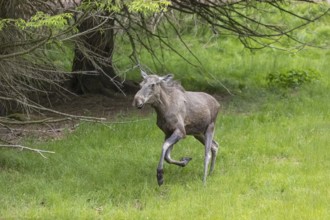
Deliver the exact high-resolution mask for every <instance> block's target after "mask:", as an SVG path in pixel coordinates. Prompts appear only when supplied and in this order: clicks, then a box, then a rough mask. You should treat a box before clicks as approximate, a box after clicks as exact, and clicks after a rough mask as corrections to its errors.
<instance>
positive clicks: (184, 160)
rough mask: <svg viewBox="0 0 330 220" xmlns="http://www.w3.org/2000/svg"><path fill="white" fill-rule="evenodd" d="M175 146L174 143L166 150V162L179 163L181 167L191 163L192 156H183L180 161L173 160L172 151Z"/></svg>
mask: <svg viewBox="0 0 330 220" xmlns="http://www.w3.org/2000/svg"><path fill="white" fill-rule="evenodd" d="M173 147H174V145H172V146H170V147H169V148H168V149H167V151H166V154H165V160H166V162H167V163H169V164H175V165H178V166H180V167H185V166H186V165H187V164H188V163H189V161H191V159H192V158H191V157H183V158H181V160H180V161H177V160H173V159H172V158H171V151H172V150H173Z"/></svg>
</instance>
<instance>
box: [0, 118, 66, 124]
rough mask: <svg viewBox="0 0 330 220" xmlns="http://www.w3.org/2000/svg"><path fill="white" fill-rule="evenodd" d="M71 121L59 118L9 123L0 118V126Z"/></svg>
mask: <svg viewBox="0 0 330 220" xmlns="http://www.w3.org/2000/svg"><path fill="white" fill-rule="evenodd" d="M67 120H69V121H71V120H72V118H60V119H52V118H46V119H41V120H34V121H9V120H8V119H6V118H4V117H0V125H1V126H4V125H3V124H11V125H27V124H41V123H56V122H62V121H67Z"/></svg>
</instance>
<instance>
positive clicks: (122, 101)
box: [0, 94, 152, 144]
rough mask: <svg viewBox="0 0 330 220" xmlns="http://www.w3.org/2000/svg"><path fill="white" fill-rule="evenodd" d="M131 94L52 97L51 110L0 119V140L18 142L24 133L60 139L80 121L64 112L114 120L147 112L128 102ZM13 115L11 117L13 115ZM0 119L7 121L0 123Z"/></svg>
mask: <svg viewBox="0 0 330 220" xmlns="http://www.w3.org/2000/svg"><path fill="white" fill-rule="evenodd" d="M132 101H133V96H132V95H130V96H124V95H122V94H118V95H113V96H112V97H108V96H102V95H92V94H89V95H83V96H71V97H67V98H66V99H64V98H62V99H56V100H52V102H51V103H52V105H51V106H49V107H51V108H52V109H53V110H55V111H57V112H60V113H64V114H63V115H61V114H55V113H52V112H46V111H44V112H42V114H40V113H32V114H31V115H30V116H29V118H27V117H26V116H23V115H22V116H20V115H19V114H16V115H14V114H13V115H11V116H10V117H9V118H8V117H7V118H1V119H0V140H1V141H2V142H3V143H10V144H20V143H21V142H22V140H24V139H25V138H26V137H30V138H32V139H34V140H35V141H43V140H47V139H61V138H63V136H64V135H65V134H68V133H71V132H72V131H74V130H75V129H76V128H77V127H78V126H79V123H80V121H79V120H77V119H70V117H68V116H67V115H75V116H87V117H95V118H105V119H106V121H118V120H120V119H122V118H124V117H129V116H132V115H137V116H138V117H139V116H141V117H144V116H146V115H148V114H149V113H150V112H151V110H152V109H151V108H148V107H147V108H144V109H143V110H137V109H135V108H134V107H133V106H132ZM14 116H15V117H14ZM1 121H4V122H7V123H1Z"/></svg>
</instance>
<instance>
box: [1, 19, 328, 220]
mask: <svg viewBox="0 0 330 220" xmlns="http://www.w3.org/2000/svg"><path fill="white" fill-rule="evenodd" d="M316 26H317V24H316ZM319 27H320V28H323V29H324V28H325V27H323V26H319ZM191 40H192V39H191ZM195 41H196V42H194V41H193V40H192V41H191V42H192V43H194V47H196V48H198V57H199V59H200V60H201V62H202V63H203V68H200V69H198V68H195V67H192V66H190V65H189V64H187V63H185V62H183V61H182V60H181V61H180V59H179V58H178V57H175V56H171V54H165V56H166V57H167V59H166V60H167V64H168V65H167V67H166V69H165V70H164V72H167V71H169V72H173V73H174V74H175V76H176V78H177V79H179V80H180V81H181V82H182V84H183V85H184V86H185V87H186V88H187V89H191V90H203V91H208V92H209V93H211V94H213V95H215V96H216V97H218V98H220V102H221V105H222V109H221V112H220V114H219V117H218V121H217V127H216V134H215V138H216V140H217V141H218V142H219V143H220V150H219V154H218V158H217V164H216V168H215V172H214V173H213V175H211V176H209V177H208V179H207V185H206V186H203V184H202V175H203V159H204V158H203V155H204V149H203V146H202V145H200V143H198V142H197V141H196V140H195V139H193V138H192V137H187V138H186V139H184V140H183V141H181V142H179V143H178V144H177V145H176V146H175V148H174V150H173V153H172V156H173V157H174V158H181V157H183V156H191V157H192V158H193V160H192V161H191V162H190V163H189V164H188V165H187V167H185V168H181V167H177V166H173V165H168V164H165V167H164V169H165V174H164V178H165V182H164V185H162V186H161V187H159V186H158V185H157V181H156V166H157V163H158V160H159V156H160V150H161V145H162V141H163V134H162V132H161V131H160V130H159V129H158V128H157V126H156V124H155V120H156V118H155V114H149V115H147V116H145V117H141V116H139V117H138V116H137V115H136V114H135V113H134V111H137V110H133V111H132V113H131V114H130V115H129V116H125V117H124V118H123V117H121V121H119V122H121V123H116V121H109V122H107V123H106V124H100V123H87V122H85V123H81V125H80V126H79V127H78V128H77V129H76V130H75V131H74V132H73V133H68V134H67V135H66V136H65V137H64V138H63V139H61V140H49V141H44V142H37V141H36V140H31V139H27V140H26V144H27V145H33V146H34V147H37V148H40V149H46V150H51V151H55V152H56V153H55V154H54V155H47V156H48V159H44V158H42V157H40V156H39V155H38V154H35V153H32V152H26V151H15V150H8V149H0V182H1V184H0V204H1V205H0V218H1V219H240V220H241V219H306V220H307V219H329V218H330V209H329V204H330V190H329V189H330V188H329V182H330V172H329V171H330V154H329V143H330V136H329V132H330V93H329V91H330V75H329V70H330V63H329V56H330V54H329V51H328V50H325V49H323V50H322V49H316V48H306V49H304V50H302V51H299V52H298V51H297V52H294V53H293V52H286V51H278V50H274V49H271V48H269V49H265V50H258V51H249V50H247V49H244V48H243V46H241V45H240V44H238V42H237V41H236V40H234V39H230V38H223V39H218V40H213V39H212V40H209V39H203V38H201V39H200V38H199V40H197V39H196V40H195ZM187 56H189V54H188V55H187ZM145 59H146V60H145V61H144V63H148V57H147V56H146V58H145ZM151 65H152V64H151V63H150V66H151ZM155 69H157V67H155ZM290 69H313V70H314V71H316V72H318V73H319V75H320V76H319V78H318V79H317V80H315V81H313V82H311V83H303V84H301V85H299V86H297V87H294V88H279V87H270V86H269V85H268V84H267V80H266V78H267V75H268V74H269V73H275V72H283V71H286V70H290ZM202 71H205V72H204V73H203V72H202ZM132 74H133V76H132V78H134V77H137V76H134V74H137V73H134V72H133V73H132ZM224 86H225V87H224ZM227 90H229V91H230V94H229V93H228V91H227ZM125 121H126V122H127V123H122V122H125Z"/></svg>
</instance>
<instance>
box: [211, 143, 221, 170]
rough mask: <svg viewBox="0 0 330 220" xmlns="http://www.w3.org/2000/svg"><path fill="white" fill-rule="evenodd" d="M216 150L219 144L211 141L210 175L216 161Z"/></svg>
mask: <svg viewBox="0 0 330 220" xmlns="http://www.w3.org/2000/svg"><path fill="white" fill-rule="evenodd" d="M218 148H219V144H218V143H217V142H216V141H215V140H213V141H212V147H211V152H212V158H211V168H210V174H211V173H212V172H213V170H214V165H215V161H216V159H217V154H218Z"/></svg>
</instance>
